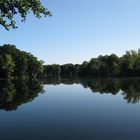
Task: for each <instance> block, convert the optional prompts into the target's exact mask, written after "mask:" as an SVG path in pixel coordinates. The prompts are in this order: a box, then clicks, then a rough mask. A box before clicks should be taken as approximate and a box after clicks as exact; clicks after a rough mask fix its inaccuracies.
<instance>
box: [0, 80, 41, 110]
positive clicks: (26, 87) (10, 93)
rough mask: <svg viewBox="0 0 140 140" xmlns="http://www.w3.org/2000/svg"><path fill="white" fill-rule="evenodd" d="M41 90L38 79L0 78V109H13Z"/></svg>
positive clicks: (28, 100)
mask: <svg viewBox="0 0 140 140" xmlns="http://www.w3.org/2000/svg"><path fill="white" fill-rule="evenodd" d="M42 92H43V82H41V81H40V80H31V79H28V80H25V79H24V80H23V79H20V80H10V79H8V80H0V109H4V110H6V111H13V110H16V109H17V108H18V106H20V105H21V104H25V103H27V102H31V101H32V100H33V99H34V98H35V97H37V96H38V95H39V93H42Z"/></svg>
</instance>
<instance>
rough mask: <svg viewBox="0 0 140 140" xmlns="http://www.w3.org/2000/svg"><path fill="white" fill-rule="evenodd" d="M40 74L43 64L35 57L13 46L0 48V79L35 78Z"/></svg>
mask: <svg viewBox="0 0 140 140" xmlns="http://www.w3.org/2000/svg"><path fill="white" fill-rule="evenodd" d="M42 74H43V64H42V61H39V60H38V59H37V57H34V56H33V55H32V54H30V53H27V52H24V51H20V50H19V49H17V48H16V47H15V46H14V45H3V46H0V78H8V79H9V78H16V77H30V78H36V77H39V76H41V75H42Z"/></svg>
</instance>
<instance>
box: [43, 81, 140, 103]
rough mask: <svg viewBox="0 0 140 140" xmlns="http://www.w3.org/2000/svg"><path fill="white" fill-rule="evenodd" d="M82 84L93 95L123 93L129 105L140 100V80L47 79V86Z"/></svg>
mask: <svg viewBox="0 0 140 140" xmlns="http://www.w3.org/2000/svg"><path fill="white" fill-rule="evenodd" d="M60 83H63V84H70V85H71V84H74V83H76V84H81V85H83V87H84V88H90V89H91V91H92V92H93V93H100V94H109V93H110V94H112V95H116V94H119V93H121V94H122V96H123V98H124V99H125V100H126V101H127V102H128V103H137V102H138V101H139V100H140V78H131V79H129V78H127V79H61V78H56V79H55V80H54V79H47V80H46V81H45V84H53V85H56V84H60Z"/></svg>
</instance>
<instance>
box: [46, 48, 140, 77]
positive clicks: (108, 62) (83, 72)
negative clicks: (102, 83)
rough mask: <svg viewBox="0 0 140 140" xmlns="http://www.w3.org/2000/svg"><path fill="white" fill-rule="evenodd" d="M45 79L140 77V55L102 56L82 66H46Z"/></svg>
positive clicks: (132, 52) (131, 52)
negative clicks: (58, 77)
mask: <svg viewBox="0 0 140 140" xmlns="http://www.w3.org/2000/svg"><path fill="white" fill-rule="evenodd" d="M44 74H45V77H57V76H61V77H75V76H76V77H97V78H98V77H140V53H139V52H137V51H134V50H132V51H127V52H126V54H125V55H123V56H122V57H118V56H117V55H115V54H111V55H105V56H102V55H100V56H99V57H98V58H92V59H91V60H90V61H89V62H87V61H84V62H83V63H82V64H81V65H79V64H76V65H73V64H64V65H58V64H53V65H45V66H44Z"/></svg>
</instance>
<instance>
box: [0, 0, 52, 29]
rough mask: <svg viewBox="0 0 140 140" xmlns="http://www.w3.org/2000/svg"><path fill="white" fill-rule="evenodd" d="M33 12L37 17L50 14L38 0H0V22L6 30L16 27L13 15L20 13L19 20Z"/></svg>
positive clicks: (23, 19)
mask: <svg viewBox="0 0 140 140" xmlns="http://www.w3.org/2000/svg"><path fill="white" fill-rule="evenodd" d="M31 11H32V12H33V14H34V15H35V16H36V17H37V18H41V17H42V16H51V13H50V11H49V10H48V9H47V8H45V7H44V6H43V5H42V4H41V1H40V0H0V24H1V25H2V26H3V27H5V29H6V30H9V29H10V28H17V26H16V21H15V20H14V17H15V15H17V14H18V15H20V17H21V21H25V19H26V16H27V14H28V13H30V12H31Z"/></svg>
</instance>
